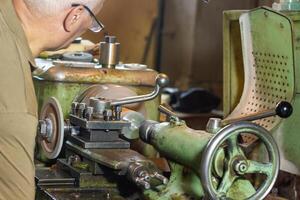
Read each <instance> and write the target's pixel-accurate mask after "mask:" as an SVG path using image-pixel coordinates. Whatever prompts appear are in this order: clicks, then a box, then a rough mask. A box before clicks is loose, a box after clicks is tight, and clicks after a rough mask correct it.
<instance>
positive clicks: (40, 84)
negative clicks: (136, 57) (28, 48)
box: [33, 64, 160, 157]
mask: <svg viewBox="0 0 300 200" xmlns="http://www.w3.org/2000/svg"><path fill="white" fill-rule="evenodd" d="M87 66H88V65H87ZM157 74H158V73H157V72H156V71H154V70H152V69H147V68H142V69H128V68H125V67H119V68H117V69H106V68H95V67H84V66H83V67H76V66H72V65H70V64H54V65H53V67H50V68H49V69H48V70H46V71H44V72H43V73H40V74H39V75H35V76H34V77H33V80H34V86H35V91H36V96H37V100H38V106H39V113H40V111H41V108H42V106H43V104H44V103H45V102H47V100H48V99H49V98H50V97H55V98H56V99H57V100H58V102H59V103H60V105H61V108H62V112H63V115H64V119H68V116H69V113H70V110H71V104H72V102H73V101H74V100H75V98H76V97H78V96H80V94H81V93H82V92H84V91H85V90H86V89H88V88H89V87H91V86H93V85H117V86H122V87H125V88H127V89H128V90H129V91H132V93H130V94H129V95H144V94H148V93H150V92H151V91H153V89H154V86H155V79H156V76H157ZM98 95H99V94H98ZM100 95H101V94H100ZM112 96H116V95H113V94H112ZM117 96H118V95H117ZM159 104H160V98H156V99H154V100H151V101H147V102H144V103H142V104H141V105H140V106H139V108H138V109H139V110H138V111H141V110H142V113H143V114H144V115H145V117H146V119H150V120H156V121H158V120H159V112H158V106H159ZM141 148H142V150H141V151H143V154H145V155H147V156H150V157H154V156H156V152H155V151H154V149H153V148H152V147H151V146H150V145H146V146H143V147H141Z"/></svg>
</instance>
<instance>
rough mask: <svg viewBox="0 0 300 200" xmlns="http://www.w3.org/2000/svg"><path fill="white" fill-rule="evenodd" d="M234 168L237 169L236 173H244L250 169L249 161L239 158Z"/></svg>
mask: <svg viewBox="0 0 300 200" xmlns="http://www.w3.org/2000/svg"><path fill="white" fill-rule="evenodd" d="M234 170H235V171H236V173H238V174H239V175H243V174H245V173H246V172H247V170H248V163H247V161H245V160H239V161H237V162H236V164H235V166H234Z"/></svg>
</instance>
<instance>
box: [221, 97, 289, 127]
mask: <svg viewBox="0 0 300 200" xmlns="http://www.w3.org/2000/svg"><path fill="white" fill-rule="evenodd" d="M292 113H293V107H292V105H291V104H290V103H289V102H286V101H281V102H279V103H278V104H277V105H276V107H275V108H273V109H268V110H265V111H262V112H259V113H254V114H250V115H247V116H244V117H240V118H233V119H226V120H222V125H223V126H225V125H228V124H232V123H235V122H240V121H255V120H259V119H263V118H267V117H272V116H276V115H277V116H279V117H281V118H288V117H290V116H291V115H292Z"/></svg>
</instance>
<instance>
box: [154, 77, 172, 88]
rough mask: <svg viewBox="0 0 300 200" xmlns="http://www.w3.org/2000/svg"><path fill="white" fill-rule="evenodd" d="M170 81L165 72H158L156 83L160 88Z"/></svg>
mask: <svg viewBox="0 0 300 200" xmlns="http://www.w3.org/2000/svg"><path fill="white" fill-rule="evenodd" d="M169 83H170V79H169V77H168V76H167V75H166V74H159V75H157V77H156V84H157V85H159V86H160V87H161V88H164V87H167V86H168V85H169Z"/></svg>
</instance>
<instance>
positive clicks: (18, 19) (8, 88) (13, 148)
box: [0, 0, 104, 200]
mask: <svg viewBox="0 0 300 200" xmlns="http://www.w3.org/2000/svg"><path fill="white" fill-rule="evenodd" d="M103 1H104V0H1V3H0V75H1V77H0V199H1V200H18V199H19V200H33V199H34V196H35V186H34V163H33V159H34V158H33V156H34V155H33V154H34V144H35V133H36V126H37V103H36V97H35V92H34V88H33V83H32V79H31V72H32V70H34V61H33V57H34V56H37V55H38V54H39V53H40V52H41V51H43V50H53V49H58V48H62V47H65V46H67V45H68V44H69V43H70V42H72V41H73V40H74V38H76V37H78V36H79V35H81V34H82V33H83V32H85V31H86V29H88V28H90V29H92V30H94V31H100V30H101V29H102V28H103V27H102V25H101V23H100V22H99V21H97V20H96V18H95V16H94V15H93V12H94V13H97V12H99V11H100V9H101V8H102V4H103Z"/></svg>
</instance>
